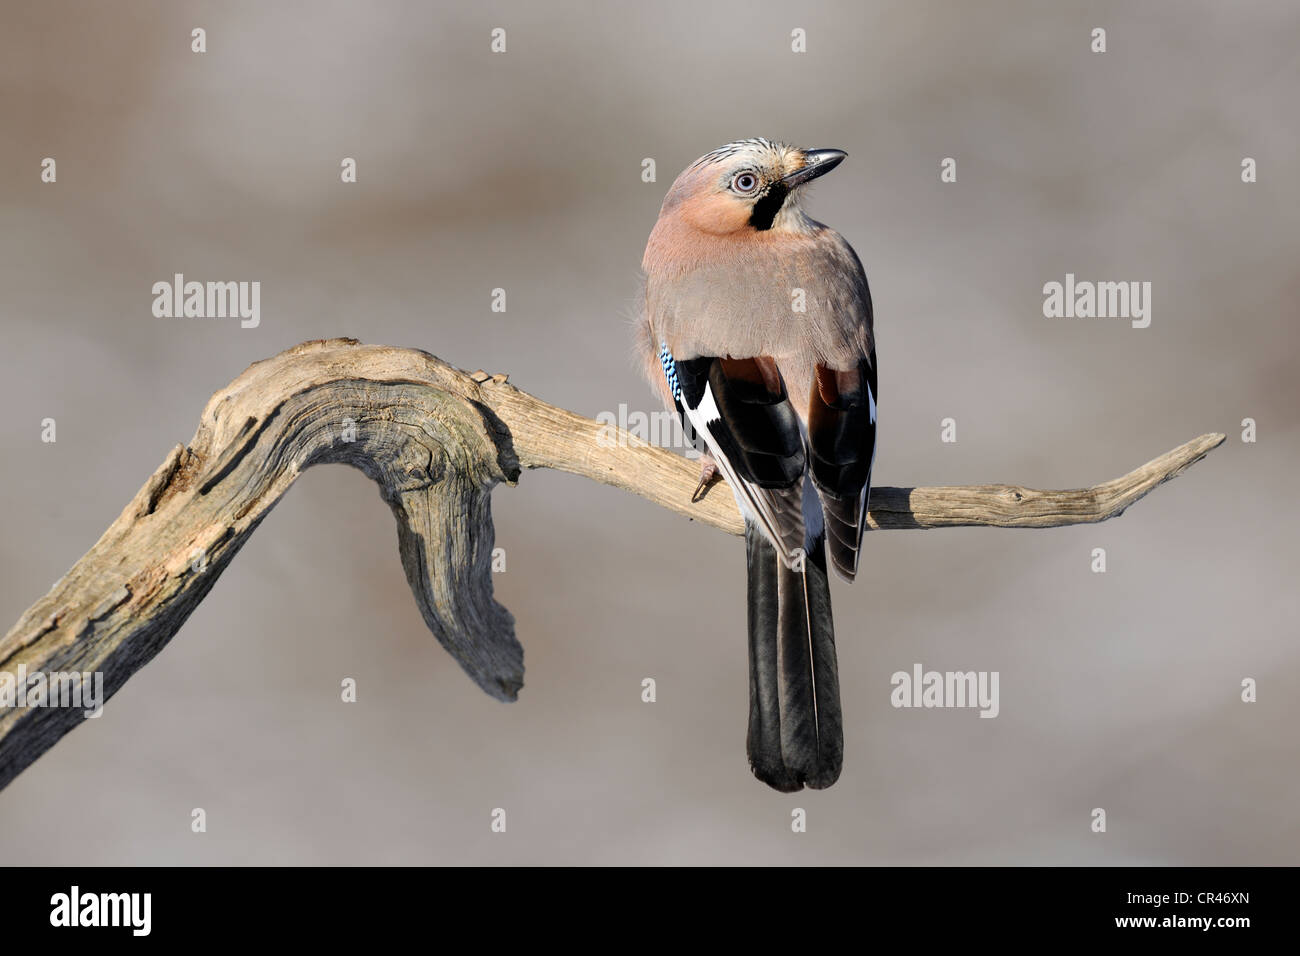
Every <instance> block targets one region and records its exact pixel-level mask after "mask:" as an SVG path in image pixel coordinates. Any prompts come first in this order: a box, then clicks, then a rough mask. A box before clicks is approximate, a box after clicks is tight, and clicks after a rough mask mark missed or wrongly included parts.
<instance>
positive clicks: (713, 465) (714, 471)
mask: <svg viewBox="0 0 1300 956" xmlns="http://www.w3.org/2000/svg"><path fill="white" fill-rule="evenodd" d="M717 477H718V463H717V462H716V461H714V460H713V456H712V455H710V454H709V453H708V452H707V451H706V452H702V453H701V454H700V483H699V484H698V485H696V486H695V490H694V491H693V492H691V503H692V504H694V503H695V502H697V501H699V500H700V499H701V498H703V497H704V492H705V491H706V490H708V487H709V485H710V484H712V483H713V481H714V480H715V479H716V478H717Z"/></svg>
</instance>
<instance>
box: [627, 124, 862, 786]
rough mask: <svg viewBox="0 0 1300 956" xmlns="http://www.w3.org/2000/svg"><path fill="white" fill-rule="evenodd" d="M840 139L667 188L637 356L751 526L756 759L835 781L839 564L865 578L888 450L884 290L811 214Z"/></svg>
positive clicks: (755, 148)
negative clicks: (835, 584)
mask: <svg viewBox="0 0 1300 956" xmlns="http://www.w3.org/2000/svg"><path fill="white" fill-rule="evenodd" d="M846 156H847V154H846V153H845V152H844V151H843V150H839V149H809V148H801V147H796V146H791V145H788V144H786V143H782V142H778V141H774V140H768V139H764V138H761V137H760V138H753V139H741V140H737V141H735V142H732V143H728V144H727V145H725V146H721V147H719V148H717V149H714V150H712V151H710V152H708V153H705V154H704V155H703V156H701V157H700V158H699V159H698V160H696V161H695V162H694V163H692V164H691V165H690V166H688V167H687V168H686V169H685V170H684V171H683V172H682V173H681V174H680V175H679V176H678V177H677V178H676V180H675V181H674V182H673V184H672V186H671V187H670V188H669V190H668V193H667V195H666V197H665V198H664V201H663V205H662V207H661V208H660V211H659V217H658V220H657V221H656V222H655V225H654V228H653V229H652V230H651V233H650V238H649V240H648V242H647V243H646V248H645V255H644V257H643V259H642V279H643V292H644V298H643V301H642V302H641V306H642V307H641V308H640V310H639V317H638V319H637V322H636V327H637V331H636V335H635V340H636V352H637V360H638V363H639V364H640V365H641V367H642V370H643V372H644V374H645V375H646V377H647V378H648V379H649V380H650V382H651V385H652V387H654V388H655V389H656V390H657V391H658V393H659V396H660V398H661V399H662V401H663V402H664V404H665V406H666V407H667V408H668V410H669V411H672V412H675V413H676V414H678V415H680V416H681V419H682V424H683V427H684V429H685V431H686V434H688V435H689V436H692V440H693V441H694V442H696V443H697V447H698V448H699V450H700V451H701V452H702V455H701V468H700V483H699V485H698V486H697V487H696V490H695V494H694V495H693V496H692V499H693V500H694V498H695V497H697V496H699V495H700V494H704V493H707V490H708V487H709V486H710V484H711V483H712V482H713V481H714V480H715V479H717V478H718V477H721V478H724V479H725V480H726V482H727V484H728V485H729V486H730V487H731V490H732V492H733V493H734V494H735V497H736V503H737V505H738V506H739V508H740V511H741V514H742V515H743V517H744V521H745V550H746V564H747V572H748V585H747V627H748V645H749V725H748V734H747V738H746V749H747V752H748V757H749V764H750V769H751V770H752V772H753V774H754V775H755V776H756V777H757V778H758V779H759V780H761V781H762V782H764V783H766V784H767V785H768V786H770V787H772V788H773V789H775V790H778V791H781V792H784V793H792V792H795V791H798V790H801V789H803V788H804V787H805V786H806V787H808V788H810V789H824V788H826V787H829V786H830V785H831V784H833V783H834V782H835V781H836V780H837V779H838V778H839V775H840V770H841V767H842V764H843V755H844V739H843V718H842V713H841V706H840V689H839V676H838V662H837V659H836V652H835V631H834V624H833V621H832V618H831V601H830V582H829V578H828V574H827V569H828V564H829V567H831V568H834V569H835V571H836V573H837V574H838V575H839V576H840V577H842V578H843V579H845V580H846V581H850V582H851V581H852V580H853V579H854V578H855V576H856V575H857V571H858V566H859V556H860V552H861V547H862V537H863V530H864V528H865V526H866V517H867V511H868V504H869V497H870V491H871V469H872V466H873V464H874V462H875V446H876V395H877V386H876V354H875V341H874V332H873V327H872V307H871V293H870V290H869V288H868V286H867V277H866V272H865V271H864V269H863V267H862V262H861V260H860V259H859V258H858V255H857V253H856V252H854V250H853V247H852V246H850V245H849V243H848V242H847V241H846V240H845V239H844V237H843V236H841V235H840V234H839V233H837V232H836V231H835V230H833V229H831V228H830V227H828V226H826V225H824V224H822V223H820V222H817V221H816V220H814V219H812V218H810V217H809V216H808V215H807V214H806V213H805V212H804V210H803V205H802V202H803V199H804V195H803V192H804V190H805V188H806V186H807V184H808V183H810V182H812V181H814V180H816V179H818V178H820V177H821V176H824V175H825V174H826V173H828V172H830V171H831V170H832V169H835V168H836V167H837V166H839V165H840V163H841V162H843V161H844V159H845V157H846Z"/></svg>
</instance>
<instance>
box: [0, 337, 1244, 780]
mask: <svg viewBox="0 0 1300 956" xmlns="http://www.w3.org/2000/svg"><path fill="white" fill-rule="evenodd" d="M1223 439H1224V436H1223V435H1219V434H1215V435H1203V436H1201V437H1200V438H1197V439H1194V440H1193V441H1190V442H1188V443H1187V444H1185V445H1183V446H1181V447H1179V448H1176V449H1174V450H1173V451H1171V452H1168V453H1166V454H1164V455H1161V456H1160V457H1159V458H1157V459H1155V460H1154V461H1151V462H1148V463H1147V464H1145V465H1143V466H1142V467H1141V468H1138V469H1137V470H1135V471H1133V472H1130V473H1129V474H1127V475H1125V476H1124V477H1122V478H1117V479H1115V480H1114V481H1109V482H1106V483H1105V484H1101V485H1097V486H1095V487H1093V488H1086V489H1081V490H1076V491H1033V490H1030V489H1027V488H1019V487H1015V486H1011V485H981V486H969V487H950V488H877V489H874V490H873V491H872V495H871V516H870V523H871V526H872V527H873V528H939V527H954V526H958V525H988V526H996V527H1013V528H1046V527H1052V526H1055V525H1065V524H1078V523H1081V522H1093V521H1104V520H1105V519H1106V518H1109V517H1113V516H1114V515H1117V514H1120V513H1121V512H1123V511H1124V509H1125V508H1127V507H1128V506H1129V505H1131V504H1132V503H1133V502H1134V501H1136V500H1138V499H1139V498H1141V497H1142V496H1143V495H1145V494H1146V493H1147V492H1149V491H1151V489H1153V488H1154V487H1156V485H1158V484H1160V483H1161V482H1164V481H1168V480H1169V479H1170V478H1173V477H1174V476H1175V475H1178V474H1180V473H1182V472H1183V471H1184V470H1185V469H1186V468H1188V467H1189V466H1190V465H1192V464H1193V463H1194V462H1196V461H1198V460H1200V459H1201V458H1202V457H1204V456H1205V455H1206V454H1207V453H1208V452H1209V451H1210V450H1211V449H1213V448H1214V447H1215V446H1217V445H1219V444H1220V443H1221V442H1222V441H1223ZM326 462H341V463H344V464H349V465H353V466H354V467H356V468H359V469H361V471H363V472H365V474H367V475H368V476H370V477H371V478H372V479H374V481H375V482H376V483H377V484H378V485H379V489H380V494H381V495H382V496H383V498H384V500H385V501H387V502H388V504H389V506H390V507H391V508H392V510H393V515H394V516H395V517H396V519H397V534H398V547H399V550H400V552H401V557H402V566H403V567H404V568H405V569H406V577H407V580H408V581H409V582H410V585H411V591H412V593H413V594H414V595H415V600H416V603H417V604H418V605H419V607H420V611H421V613H422V614H423V615H424V620H425V622H426V623H427V624H428V626H429V629H430V630H431V631H433V633H434V636H436V637H437V638H438V640H439V641H440V642H441V643H442V645H443V647H445V648H447V650H448V651H449V652H450V653H451V655H452V656H453V657H454V658H455V659H456V660H457V662H459V663H460V665H461V667H463V668H464V669H465V671H466V673H468V674H469V675H470V677H471V678H472V679H473V680H474V681H475V682H476V683H477V684H478V685H479V686H480V687H481V688H483V690H485V691H486V692H487V693H488V694H490V695H492V696H493V697H496V698H499V699H501V700H513V699H514V698H515V696H516V695H517V694H518V692H519V688H520V687H521V686H522V685H523V648H522V647H521V646H520V644H519V642H518V641H517V640H516V639H515V633H514V619H513V618H512V617H511V615H510V613H509V612H508V611H507V610H506V609H505V608H503V607H502V606H501V605H500V604H498V603H496V601H495V600H494V599H493V596H492V574H491V555H492V546H493V528H492V515H491V497H490V495H491V491H492V489H493V488H494V487H495V486H496V485H497V484H498V483H499V482H502V481H505V482H507V483H510V484H513V483H514V482H515V481H516V480H517V479H518V477H519V474H520V471H521V469H522V468H554V469H558V470H560V471H567V472H570V473H572V474H576V475H582V476H585V477H587V478H591V479H593V480H595V481H599V482H603V483H605V484H608V485H613V486H615V487H617V488H622V489H624V490H626V491H631V492H633V493H635V494H638V495H641V496H642V497H644V498H647V499H649V500H650V501H653V502H655V503H656V504H659V505H662V506H663V507H665V508H669V509H671V510H673V511H676V512H678V513H680V514H683V515H688V516H690V517H692V518H696V519H698V520H700V521H703V522H705V523H707V524H710V525H713V526H714V527H717V528H721V529H722V530H724V531H728V532H731V533H732V534H739V533H741V531H742V530H743V527H742V523H741V519H740V515H739V513H738V512H737V510H736V505H735V502H734V500H733V498H732V496H731V495H730V494H728V493H727V490H726V489H725V487H715V488H714V489H712V491H711V492H710V493H709V494H707V495H705V496H704V498H703V499H702V500H701V501H699V502H697V503H692V502H691V501H690V497H691V492H692V490H693V489H694V487H695V481H696V477H697V474H698V469H697V466H696V465H695V464H694V463H692V462H690V461H688V460H687V459H685V458H683V457H681V456H680V455H676V454H674V453H672V452H670V451H667V450H664V449H660V448H654V447H650V446H649V445H647V444H646V443H645V442H644V441H642V440H640V439H638V438H635V437H633V436H631V435H628V434H626V433H622V432H617V433H611V429H610V428H609V427H608V426H603V425H601V424H600V423H598V422H596V421H593V420H591V419H588V418H583V417H582V416H580V415H575V414H574V413H572V412H568V411H565V410H563V409H560V408H556V407H554V406H552V405H548V404H546V403H545V402H542V401H540V400H539V399H536V398H534V397H532V396H531V395H529V394H527V393H526V392H521V391H519V390H518V389H517V388H515V387H514V386H512V385H510V384H508V383H507V382H506V380H505V376H501V375H497V376H491V375H487V374H486V373H482V372H478V373H475V374H473V375H468V374H466V373H464V372H461V371H459V370H457V369H455V368H452V367H451V366H449V365H447V364H446V363H444V362H441V361H439V360H438V359H437V358H435V357H433V356H432V355H429V354H427V353H425V352H420V351H416V350H413V349H399V348H390V347H385V346H365V345H361V344H359V343H357V342H356V341H355V340H352V339H331V340H326V341H317V342H307V343H304V344H302V345H299V346H296V347H295V348H292V349H290V350H288V351H287V352H283V353H281V354H280V355H277V356H275V357H274V358H271V359H268V360H266V361H262V362H258V363H256V364H254V365H253V366H251V367H250V368H249V369H248V370H247V371H246V372H244V374H243V375H241V376H239V378H237V379H235V381H234V382H232V383H231V384H230V385H229V386H227V387H226V388H225V389H222V390H221V391H219V392H218V393H217V394H216V395H214V396H213V397H212V399H211V401H209V402H208V405H207V407H206V408H205V409H204V411H203V415H202V417H201V419H200V422H199V428H198V431H197V432H196V433H195V435H194V438H193V439H192V440H191V441H190V443H189V445H177V446H176V447H175V448H173V449H172V450H171V452H170V453H168V455H167V457H166V459H165V460H164V461H163V463H162V465H161V466H160V467H159V468H158V470H157V471H156V472H154V474H153V476H152V477H150V479H149V480H148V481H147V482H146V483H145V486H144V487H143V488H141V489H140V491H139V492H138V493H137V494H136V496H135V498H134V499H133V500H132V501H131V503H130V504H128V505H127V506H126V508H125V509H124V510H123V511H122V513H121V515H120V516H119V517H118V518H117V520H116V521H115V522H114V523H113V525H112V526H111V527H110V528H109V529H108V530H107V531H106V532H105V533H104V535H103V536H102V537H101V538H100V539H99V541H98V542H97V543H96V544H95V545H94V547H92V548H91V549H90V551H88V552H87V553H86V555H85V556H84V557H82V559H81V560H80V561H78V562H77V563H76V564H75V565H74V566H73V567H72V569H71V570H70V571H68V573H67V574H65V575H64V576H63V578H62V579H61V580H60V581H59V582H58V583H57V584H56V585H55V586H54V587H53V589H52V590H51V591H50V592H49V593H48V594H47V595H45V597H43V598H41V599H40V600H39V601H37V602H36V603H35V604H34V605H32V607H31V608H29V609H28V610H27V612H26V613H25V614H24V615H23V616H22V618H21V619H20V620H19V621H18V623H17V624H15V625H14V626H13V628H12V629H11V630H10V631H9V633H8V634H6V635H5V637H4V638H3V640H0V690H3V685H2V682H3V681H4V679H5V677H4V675H6V674H8V675H13V680H15V681H16V680H17V676H18V675H19V673H20V668H21V669H25V672H26V673H27V674H34V673H38V672H40V673H44V674H50V673H53V672H60V673H69V672H102V674H103V681H104V691H105V695H106V696H111V695H112V694H113V693H115V692H116V691H117V689H118V688H119V687H121V686H122V684H124V683H125V682H126V680H127V679H128V678H129V677H130V676H131V675H132V674H134V673H135V672H136V671H137V670H139V669H140V668H141V667H142V666H144V664H145V663H147V662H148V661H149V660H150V659H151V658H153V656H154V655H155V654H157V653H158V652H159V651H160V650H161V649H162V648H163V646H164V645H165V644H166V643H167V642H168V641H169V640H170V639H171V638H172V636H173V635H174V634H175V633H176V631H177V630H179V628H180V627H181V625H182V624H183V623H184V622H185V620H186V618H188V617H189V615H190V612H192V611H193V610H194V608H195V607H197V606H198V603H199V602H200V601H201V600H203V598H204V596H205V595H206V594H207V593H208V591H209V590H210V589H211V587H212V585H213V584H214V583H215V582H216V580H217V578H218V576H220V574H221V572H222V571H223V570H224V569H225V568H226V566H227V565H228V564H229V563H230V561H231V559H232V558H233V557H234V556H235V554H236V553H237V552H238V551H239V549H240V547H242V546H243V544H244V542H245V541H247V540H248V537H249V535H251V534H252V533H253V530H254V529H255V528H256V527H257V526H258V524H259V523H260V522H261V520H262V519H263V518H265V517H266V515H267V513H268V512H269V511H270V510H271V509H272V508H273V507H274V506H275V504H276V502H278V501H279V500H280V497H281V496H282V495H283V494H284V493H285V492H286V491H287V490H288V489H289V486H290V485H292V484H293V482H294V481H295V480H296V479H297V477H298V475H299V473H300V472H302V471H303V469H305V468H308V467H310V466H311V465H316V464H321V463H326ZM11 686H12V685H11ZM83 719H84V718H83V709H82V708H79V707H69V706H60V707H52V706H27V707H6V708H3V709H0V787H3V786H5V785H7V784H8V783H9V782H10V781H11V780H12V779H13V778H14V777H15V776H16V775H17V774H18V773H20V772H21V771H22V770H23V769H24V768H26V767H27V766H28V765H30V764H31V763H32V761H34V760H35V759H36V758H37V757H39V756H40V755H41V754H42V753H44V752H45V751H46V750H48V749H49V748H50V747H51V746H53V745H54V743H55V742H57V741H58V740H59V738H60V737H62V736H63V735H64V734H65V733H67V732H68V731H69V730H71V729H72V728H73V727H74V726H76V725H77V724H78V723H80V722H81V721H82V720H83Z"/></svg>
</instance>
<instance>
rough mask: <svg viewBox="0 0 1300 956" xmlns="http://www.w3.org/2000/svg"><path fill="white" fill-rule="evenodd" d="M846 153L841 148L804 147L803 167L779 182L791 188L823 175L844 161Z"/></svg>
mask: <svg viewBox="0 0 1300 956" xmlns="http://www.w3.org/2000/svg"><path fill="white" fill-rule="evenodd" d="M847 155H849V154H848V153H846V152H844V150H842V149H805V150H804V151H803V157H804V161H805V162H806V163H807V165H806V166H804V167H803V169H796V170H795V171H794V172H792V173H791V174H790V175H789V176H783V177H782V178H781V182H782V183H784V184H785V185H786V186H789V187H790V188H792V189H793V188H794V187H795V186H799V185H802V184H803V183H806V182H808V181H809V180H812V179H816V178H817V177H818V176H825V175H826V174H827V173H829V172H830V171H831V170H832V169H834V168H835V167H836V166H838V165H839V164H840V163H842V162H844V157H845V156H847Z"/></svg>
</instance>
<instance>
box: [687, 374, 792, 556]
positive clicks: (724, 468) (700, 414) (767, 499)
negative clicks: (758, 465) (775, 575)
mask: <svg viewBox="0 0 1300 956" xmlns="http://www.w3.org/2000/svg"><path fill="white" fill-rule="evenodd" d="M682 407H683V408H685V409H686V417H687V419H688V420H689V421H690V423H691V427H692V428H694V429H695V431H696V432H697V433H698V434H699V435H700V436H701V437H702V438H703V439H704V440H705V442H707V443H708V446H709V452H710V454H712V455H713V460H714V461H715V462H717V464H718V470H719V471H720V472H722V477H724V478H726V479H727V484H729V485H730V486H731V490H732V492H733V493H734V494H735V496H736V504H737V505H738V506H739V508H740V511H741V513H742V514H744V515H745V516H746V517H748V518H750V519H751V520H752V521H753V522H754V523H755V524H757V525H758V526H759V527H760V528H762V529H763V533H764V534H765V535H766V536H767V539H768V540H769V541H770V542H771V543H772V546H773V547H774V548H776V551H777V554H779V555H781V559H782V560H783V561H784V562H785V564H786V566H787V567H790V566H792V565H793V563H794V562H795V561H796V560H797V558H798V556H799V555H798V553H797V551H798V550H799V549H800V548H801V547H802V544H803V528H802V527H799V528H790V527H785V526H784V525H783V522H781V520H780V519H779V517H778V513H777V509H776V508H774V507H773V501H772V496H771V495H770V494H769V493H768V491H767V489H764V488H759V487H758V486H756V485H752V484H750V483H749V482H747V481H742V480H741V479H740V478H739V477H738V476H737V475H736V470H735V468H733V467H732V465H731V462H729V461H728V460H727V457H726V456H725V455H723V454H722V453H721V452H720V451H719V450H718V442H717V440H716V439H715V438H714V437H713V426H714V425H720V424H722V413H721V412H720V411H718V403H717V401H716V400H715V399H714V397H713V386H711V385H709V384H708V383H707V382H706V383H705V385H704V394H703V395H702V396H701V397H700V404H699V405H697V406H696V407H695V408H690V407H688V406H687V404H686V403H685V402H683V403H682ZM784 524H788V522H785V523H784ZM792 539H793V541H794V542H795V543H794V544H793V545H792V544H791V540H792Z"/></svg>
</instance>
